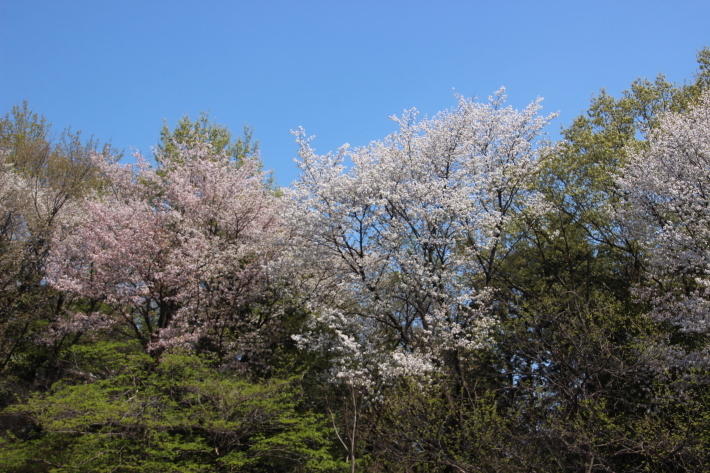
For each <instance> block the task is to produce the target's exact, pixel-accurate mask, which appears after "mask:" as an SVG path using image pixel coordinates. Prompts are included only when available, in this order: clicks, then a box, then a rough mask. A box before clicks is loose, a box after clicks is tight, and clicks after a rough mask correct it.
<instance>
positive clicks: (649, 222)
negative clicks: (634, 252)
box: [619, 92, 710, 360]
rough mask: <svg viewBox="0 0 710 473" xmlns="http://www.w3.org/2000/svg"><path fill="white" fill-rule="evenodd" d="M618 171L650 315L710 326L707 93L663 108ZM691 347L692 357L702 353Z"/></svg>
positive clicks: (688, 329)
mask: <svg viewBox="0 0 710 473" xmlns="http://www.w3.org/2000/svg"><path fill="white" fill-rule="evenodd" d="M622 173H623V176H622V177H621V178H620V179H619V184H620V186H621V189H622V191H623V192H624V195H625V196H626V197H627V199H628V204H629V206H628V207H627V208H625V209H623V210H621V211H620V213H619V215H620V217H621V220H622V222H623V223H624V224H625V225H626V226H627V227H628V229H629V231H630V233H631V235H632V236H633V237H635V238H637V239H639V241H640V242H641V243H642V244H643V246H644V247H645V250H646V253H647V269H648V271H649V276H650V277H649V279H650V280H651V283H650V284H649V285H647V286H646V287H645V288H639V289H638V294H639V295H640V296H642V297H644V298H647V300H649V301H650V302H651V306H652V309H651V313H650V315H651V316H652V317H654V318H655V319H657V320H660V321H665V322H670V323H672V324H674V325H675V326H677V327H678V328H679V329H680V331H681V332H683V333H685V334H689V335H695V336H698V335H699V336H701V337H702V336H707V335H708V334H710V93H707V92H706V93H705V94H704V95H703V96H702V97H701V99H700V101H699V102H698V103H697V104H696V105H695V106H694V107H692V108H691V109H690V110H688V111H686V112H683V113H668V114H666V115H665V116H664V117H663V118H662V119H661V121H660V124H659V127H658V129H656V130H655V131H654V132H653V133H651V135H650V137H649V146H648V147H647V148H646V149H643V150H641V151H634V150H632V151H631V152H630V158H629V162H628V164H627V165H626V167H625V168H624V169H623V170H622ZM701 352H702V351H697V352H696V353H695V354H693V355H690V356H691V358H695V359H697V360H700V359H701V358H704V359H707V353H705V355H701Z"/></svg>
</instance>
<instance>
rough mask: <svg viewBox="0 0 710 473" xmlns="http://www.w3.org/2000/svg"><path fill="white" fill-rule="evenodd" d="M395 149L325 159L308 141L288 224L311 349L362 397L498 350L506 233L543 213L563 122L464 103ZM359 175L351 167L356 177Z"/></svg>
mask: <svg viewBox="0 0 710 473" xmlns="http://www.w3.org/2000/svg"><path fill="white" fill-rule="evenodd" d="M457 99H458V106H457V107H456V108H454V109H453V110H449V111H445V112H442V113H439V114H437V115H436V116H434V117H432V118H429V119H423V120H419V121H418V120H417V113H416V111H415V110H411V111H408V112H405V113H404V115H403V116H402V117H399V118H397V117H393V120H395V121H396V122H397V123H398V125H399V131H398V132H396V133H394V134H392V135H390V136H388V137H387V138H385V139H384V140H383V141H375V142H372V143H371V144H370V145H369V146H366V147H362V148H357V149H350V148H349V147H348V146H347V145H345V146H343V147H342V148H341V149H340V150H339V151H338V152H337V153H335V154H333V153H329V154H326V155H324V156H320V155H317V154H316V153H315V152H314V150H313V149H312V148H311V146H310V139H309V138H307V137H306V135H305V132H304V131H303V130H302V129H299V130H298V131H297V132H295V135H296V138H297V142H298V144H299V146H300V153H299V155H300V161H299V166H300V168H301V171H302V174H301V177H300V180H298V181H297V182H296V183H295V184H294V185H293V186H292V188H291V189H289V190H287V191H286V196H285V197H287V198H289V199H290V202H291V205H290V207H288V208H287V210H286V216H285V218H284V221H285V222H288V223H290V225H291V228H292V232H293V236H294V241H295V243H293V244H292V245H293V246H292V248H293V252H292V257H293V258H294V260H295V261H298V262H299V263H300V265H301V270H300V274H301V281H302V283H303V284H304V287H305V289H304V291H303V292H304V293H306V294H309V298H310V299H309V304H310V308H311V311H312V313H313V314H314V315H313V318H312V320H311V322H310V331H308V332H307V333H304V334H302V335H300V336H298V337H297V340H298V342H299V343H300V344H301V345H302V346H308V347H309V348H310V349H314V350H321V351H323V350H325V351H327V352H329V353H332V354H334V359H335V362H334V366H335V367H334V371H333V374H334V378H335V379H342V378H347V379H358V380H360V381H359V382H360V383H362V384H366V383H371V382H372V380H373V379H386V378H389V377H392V376H398V375H403V374H416V375H423V374H426V373H428V372H431V371H433V370H435V369H437V367H440V366H441V364H442V360H443V357H444V353H445V352H446V351H451V350H454V351H456V350H458V351H461V350H463V351H468V350H473V349H477V348H481V347H484V346H486V345H487V344H489V337H490V328H491V327H492V325H493V324H494V320H493V319H492V317H491V316H490V308H489V304H490V292H489V290H488V289H487V288H486V286H487V282H488V278H489V277H490V276H491V274H492V273H493V272H494V271H495V265H496V264H497V263H498V262H499V261H500V254H502V253H504V252H505V244H504V241H503V240H504V237H505V227H506V224H507V223H508V221H509V220H510V219H511V217H512V216H513V215H514V214H516V213H518V212H522V211H525V210H526V209H528V208H529V206H530V205H531V203H532V202H534V201H535V199H534V198H533V197H534V196H533V194H532V192H531V191H529V187H528V184H529V181H528V179H529V177H530V176H531V175H532V174H533V173H534V172H535V170H536V168H537V162H538V141H537V140H538V138H539V135H540V133H541V130H542V129H543V128H544V127H545V125H547V123H548V122H549V121H550V120H551V119H552V118H553V117H554V115H550V116H548V117H542V116H539V115H538V111H539V110H540V104H539V102H540V101H539V100H538V101H536V102H534V103H532V104H530V105H529V106H528V107H527V108H525V109H524V110H521V111H518V110H513V109H512V108H510V107H505V106H504V101H505V96H504V91H503V90H501V91H499V92H497V93H496V95H495V97H490V98H489V101H488V102H487V103H480V102H476V101H475V100H470V99H466V98H464V97H461V96H457ZM348 161H349V162H351V163H352V165H351V166H350V167H348V166H346V163H347V162H348Z"/></svg>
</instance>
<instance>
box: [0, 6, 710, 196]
mask: <svg viewBox="0 0 710 473" xmlns="http://www.w3.org/2000/svg"><path fill="white" fill-rule="evenodd" d="M706 45H707V46H710V1H708V0H704V1H691V0H686V1H683V0H675V1H658V0H647V1H623V0H615V1H602V0H589V1H581V0H554V1H553V0H550V1H535V0H518V1H512V0H508V1H506V0H502V1H501V0H497V1H495V0H490V1H451V0H439V1H422V0H330V1H325V0H321V1H315V0H311V1H308V0H298V1H297V0H291V1H286V0H240V1H237V0H232V1H227V0H221V1H220V0H199V1H198V0H190V1H188V0H0V112H1V113H2V114H5V113H7V112H9V111H10V109H11V107H12V106H13V105H18V104H21V103H22V101H23V100H27V101H28V102H29V105H30V107H31V108H32V109H33V110H34V111H36V112H38V113H40V114H42V115H44V116H45V117H46V118H47V119H48V120H49V121H50V122H51V123H52V124H53V129H54V130H55V131H56V132H58V131H60V130H61V129H62V128H64V127H68V126H71V127H72V129H73V130H82V132H83V133H84V134H85V135H87V136H88V135H94V136H95V137H97V138H99V139H100V140H103V141H107V140H111V141H112V143H113V145H114V147H117V148H119V149H124V150H126V153H127V154H130V151H131V148H136V149H138V150H140V151H142V152H143V153H144V154H146V155H150V150H151V147H152V146H154V145H155V144H156V143H157V141H158V138H159V132H160V129H161V127H162V124H163V120H164V119H166V120H167V122H168V124H169V125H170V126H174V125H175V123H176V121H177V120H178V119H179V118H180V117H181V116H183V115H185V114H188V115H189V116H190V117H192V118H194V117H196V116H197V115H198V114H199V112H200V111H201V110H205V111H209V112H210V114H211V116H212V117H213V118H214V119H215V120H216V121H217V122H219V123H221V124H223V125H226V126H227V127H229V128H230V129H231V130H232V131H233V132H234V133H238V132H240V130H241V129H242V126H243V124H245V123H246V124H250V125H252V126H253V127H254V135H255V138H257V139H258V140H259V141H260V144H261V150H262V159H263V161H264V164H265V167H266V168H269V169H273V170H274V173H275V176H276V180H277V182H278V183H279V184H281V185H289V184H290V182H291V181H293V180H294V179H295V178H296V176H297V174H298V169H297V167H296V165H295V163H294V162H293V159H294V158H295V157H296V145H295V143H294V140H293V136H292V135H291V134H290V130H292V129H295V128H297V127H299V126H303V127H304V128H305V129H306V132H307V133H308V134H311V135H316V139H315V141H314V142H313V146H314V147H315V148H316V149H317V151H319V152H323V153H325V152H326V151H329V150H334V149H336V148H337V147H339V146H340V145H341V144H343V143H345V142H347V143H350V144H351V145H354V146H357V145H364V144H367V143H368V142H369V141H371V140H375V139H380V138H383V137H384V136H386V135H387V134H389V133H391V132H393V131H394V130H395V127H394V123H393V122H392V121H390V120H388V117H389V116H391V115H395V114H400V113H401V112H402V110H404V109H409V108H412V107H416V108H417V109H418V110H420V111H421V112H422V113H426V114H429V115H431V114H434V113H436V112H437V111H439V110H443V109H446V108H450V107H452V106H453V105H455V99H454V95H453V89H456V91H457V92H459V93H461V94H463V95H465V96H478V97H479V98H482V99H485V98H486V97H487V96H488V95H490V94H492V93H493V92H494V91H496V90H497V89H499V88H500V87H501V86H505V87H506V88H507V93H508V97H509V103H510V104H512V105H513V106H514V107H516V108H522V107H524V106H525V105H526V104H527V103H529V102H531V101H533V100H534V99H535V98H536V97H537V96H541V97H544V98H545V101H544V102H543V105H544V111H546V112H552V111H560V112H561V115H560V117H559V118H558V119H557V120H556V121H555V124H554V125H553V128H551V129H550V130H549V131H550V133H551V135H552V137H555V136H556V134H557V132H558V130H559V128H560V126H563V125H567V124H569V123H570V121H571V120H572V119H573V118H574V117H575V116H577V115H578V114H579V113H581V112H582V111H583V110H584V109H585V108H586V107H587V106H588V104H589V99H590V98H591V97H592V95H594V94H596V93H597V92H598V91H599V89H600V88H602V87H605V88H606V89H607V90H608V91H609V92H610V93H612V94H614V95H616V94H618V93H619V92H620V91H622V90H623V89H625V88H627V87H628V86H629V85H630V83H631V82H632V81H633V80H634V79H635V78H637V77H649V78H653V77H655V76H656V75H657V74H658V73H659V72H663V73H665V74H666V76H667V77H668V79H669V80H671V81H676V82H682V81H683V80H685V79H691V78H692V74H693V72H694V71H695V69H696V63H695V56H696V52H697V50H699V49H701V48H702V47H703V46H706Z"/></svg>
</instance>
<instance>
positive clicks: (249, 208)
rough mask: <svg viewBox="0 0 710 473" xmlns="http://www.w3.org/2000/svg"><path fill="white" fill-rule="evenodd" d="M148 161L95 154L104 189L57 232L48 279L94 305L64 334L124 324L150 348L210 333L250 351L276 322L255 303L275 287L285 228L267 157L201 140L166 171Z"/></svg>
mask: <svg viewBox="0 0 710 473" xmlns="http://www.w3.org/2000/svg"><path fill="white" fill-rule="evenodd" d="M137 159H138V164H137V165H120V164H118V163H115V162H112V161H110V160H106V159H105V158H104V157H103V156H100V155H97V156H95V162H96V164H97V166H98V167H99V169H100V170H101V173H102V176H103V179H104V182H105V184H104V189H103V192H101V193H99V194H97V195H95V196H93V197H91V198H87V199H86V200H85V202H84V204H83V206H82V212H81V213H80V214H79V215H78V217H77V218H76V219H75V220H74V221H73V222H70V223H69V224H66V225H64V226H63V227H62V229H61V230H60V231H58V232H57V233H56V235H55V237H54V241H53V245H52V252H51V256H50V261H49V265H48V275H49V277H48V280H49V281H50V283H51V284H52V285H53V286H54V287H56V288H57V289H59V290H61V291H65V292H66V293H69V294H72V295H75V296H80V297H83V298H84V299H85V300H88V301H90V302H91V303H92V305H90V306H89V308H88V309H86V310H82V311H74V312H73V313H71V314H69V316H67V317H65V318H63V319H62V320H61V321H60V322H58V323H57V324H56V325H55V327H54V329H55V332H56V333H57V334H62V333H67V332H84V331H91V330H96V329H114V330H120V331H121V332H123V333H124V334H125V335H127V336H130V337H134V338H137V339H138V340H140V341H141V343H142V344H143V345H144V346H145V347H147V348H149V349H159V348H160V349H162V348H165V347H170V346H173V345H180V344H182V345H189V346H195V345H196V344H198V343H209V344H210V346H211V348H210V349H211V350H214V351H216V352H218V353H222V354H224V353H233V354H236V355H237V356H239V352H240V351H241V352H242V354H243V352H244V350H246V349H247V348H246V347H248V346H249V343H250V342H249V341H248V339H249V337H251V336H253V335H254V333H255V332H257V331H258V330H259V329H260V328H261V327H262V326H264V325H266V324H268V322H269V321H268V320H267V319H268V317H265V316H264V315H263V314H261V315H260V314H259V313H258V311H251V310H250V309H251V308H252V307H251V305H252V304H253V303H254V302H255V301H257V300H259V299H260V298H262V297H263V295H264V293H265V292H266V291H267V290H266V287H267V285H268V274H267V270H266V267H267V265H268V262H269V261H270V260H271V259H272V258H273V257H274V246H273V245H271V244H270V242H271V241H273V238H274V237H275V236H276V235H277V234H278V219H277V217H276V210H275V209H276V200H275V198H274V197H273V196H272V195H270V193H269V192H268V190H267V189H266V187H265V185H264V184H263V174H262V173H261V172H260V171H259V163H258V162H256V161H255V160H253V159H252V160H244V161H243V162H239V163H235V162H234V161H233V160H231V159H230V158H229V157H228V156H226V155H224V154H220V153H215V152H213V150H212V149H211V148H210V146H209V145H205V144H199V143H198V144H194V145H192V146H190V147H185V146H183V147H180V148H179V150H178V151H177V152H176V153H175V156H174V157H167V156H166V157H164V159H163V160H162V161H161V163H162V166H161V167H159V168H158V169H157V170H156V169H153V168H151V167H150V166H148V165H147V164H146V163H145V162H144V161H143V160H142V159H141V158H140V156H138V157H137Z"/></svg>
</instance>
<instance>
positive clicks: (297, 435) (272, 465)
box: [1, 342, 338, 472]
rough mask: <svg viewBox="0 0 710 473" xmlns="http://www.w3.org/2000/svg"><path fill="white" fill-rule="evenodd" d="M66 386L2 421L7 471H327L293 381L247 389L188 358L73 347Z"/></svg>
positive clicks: (320, 438) (321, 442) (114, 347)
mask: <svg viewBox="0 0 710 473" xmlns="http://www.w3.org/2000/svg"><path fill="white" fill-rule="evenodd" d="M70 360H71V362H72V371H73V374H74V378H73V379H72V380H67V381H62V382H59V383H56V384H55V385H54V386H53V387H52V389H51V390H50V392H48V393H47V394H46V395H36V396H34V397H32V398H31V399H30V400H29V401H28V403H27V404H26V405H22V406H16V407H15V408H14V409H12V410H10V411H9V412H10V413H11V414H12V415H22V416H24V417H25V418H28V419H32V422H33V424H34V425H36V426H37V429H36V430H35V432H33V433H32V435H31V436H27V435H26V436H25V437H26V438H24V439H21V438H19V437H18V436H17V435H14V436H13V435H11V433H9V432H6V434H5V439H4V445H3V446H2V450H3V455H2V456H1V457H2V458H3V460H2V462H3V464H2V467H4V468H5V469H6V470H5V471H21V470H22V469H23V468H25V469H26V470H27V471H30V470H31V471H48V472H54V471H68V470H71V469H80V470H84V471H97V472H100V471H107V472H108V471H114V472H116V471H125V472H128V471H144V472H153V471H155V472H158V471H160V472H164V471H176V472H178V471H179V472H186V471H189V472H198V471H205V472H207V471H209V472H218V471H328V470H329V469H332V468H334V467H337V465H338V464H337V462H335V461H334V460H333V459H332V457H331V454H330V451H329V442H328V438H327V436H328V429H327V428H326V427H325V425H326V424H325V423H324V419H323V418H322V417H320V416H318V415H316V414H313V413H309V412H307V411H303V410H302V409H300V402H301V400H300V398H301V393H300V390H299V388H298V379H297V378H291V379H281V380H277V379H272V380H270V381H261V382H259V381H253V382H251V381H248V380H246V379H243V378H242V377H237V376H234V375H232V374H229V373H223V372H220V371H218V370H215V369H214V367H212V366H211V365H210V363H208V362H207V361H206V360H204V359H202V358H200V357H197V356H195V355H190V354H171V355H166V356H165V357H164V358H163V359H162V360H160V361H159V362H155V361H154V360H153V359H152V358H151V357H149V356H148V355H146V354H144V353H143V352H142V350H141V349H140V347H138V346H131V345H128V344H120V343H110V342H98V343H94V344H91V345H85V346H81V347H74V348H73V349H72V350H71V357H70Z"/></svg>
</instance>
